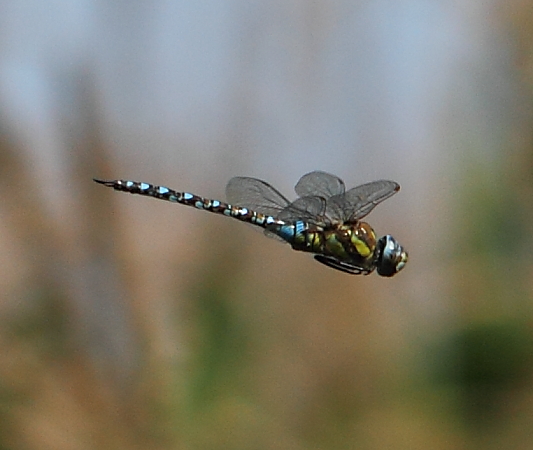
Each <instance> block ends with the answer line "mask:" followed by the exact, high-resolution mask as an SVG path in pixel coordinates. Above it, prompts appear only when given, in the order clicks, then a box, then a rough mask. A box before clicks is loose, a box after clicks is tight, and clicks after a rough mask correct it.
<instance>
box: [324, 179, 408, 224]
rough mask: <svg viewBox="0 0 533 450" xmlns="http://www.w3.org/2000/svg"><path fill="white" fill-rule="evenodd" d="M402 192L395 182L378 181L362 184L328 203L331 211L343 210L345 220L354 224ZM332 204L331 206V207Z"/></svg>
mask: <svg viewBox="0 0 533 450" xmlns="http://www.w3.org/2000/svg"><path fill="white" fill-rule="evenodd" d="M399 190H400V185H399V184H398V183H395V182H394V181H388V180H378V181H372V182H371V183H366V184H362V185H361V186H357V187H355V188H353V189H350V190H349V191H348V192H346V193H345V194H344V195H340V196H335V197H333V198H331V199H330V200H329V201H328V211H327V212H328V213H329V209H331V210H332V211H333V210H335V211H338V209H339V208H342V209H343V214H344V220H345V221H348V222H354V221H357V220H360V219H362V218H363V217H365V216H366V215H367V214H369V213H370V211H372V210H373V209H374V208H375V207H376V206H377V205H379V204H380V203H381V202H382V201H383V200H386V199H388V198H389V197H390V196H392V195H394V194H395V193H396V192H398V191H399ZM330 203H331V205H330Z"/></svg>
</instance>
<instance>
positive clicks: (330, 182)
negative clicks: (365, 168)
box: [294, 171, 344, 200]
mask: <svg viewBox="0 0 533 450" xmlns="http://www.w3.org/2000/svg"><path fill="white" fill-rule="evenodd" d="M294 190H295V191H296V193H297V194H298V196H299V197H309V196H316V197H323V198H325V199H326V200H327V199H328V198H330V197H333V196H334V195H342V194H344V183H343V181H342V180H341V179H340V178H339V177H337V176H335V175H331V174H330V173H327V172H320V171H315V172H311V173H308V174H306V175H304V176H303V177H302V178H300V180H299V181H298V183H296V186H295V187H294Z"/></svg>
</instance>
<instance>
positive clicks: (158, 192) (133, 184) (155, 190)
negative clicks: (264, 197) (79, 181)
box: [94, 178, 284, 228]
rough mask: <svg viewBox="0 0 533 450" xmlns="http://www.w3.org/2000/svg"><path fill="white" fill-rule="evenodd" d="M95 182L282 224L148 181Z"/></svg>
mask: <svg viewBox="0 0 533 450" xmlns="http://www.w3.org/2000/svg"><path fill="white" fill-rule="evenodd" d="M94 181H96V182H97V183H100V184H103V185H104V186H108V187H111V188H113V189H115V190H116V191H123V192H129V193H130V194H139V195H145V196H147V197H154V198H158V199H160V200H166V201H169V202H173V203H180V204H182V205H186V206H192V207H193V208H196V209H201V210H204V211H209V212H212V213H215V214H222V215H224V216H228V217H233V218H234V219H237V220H240V221H242V222H248V223H251V224H253V225H257V226H259V227H262V228H267V227H268V226H270V225H273V224H284V223H283V222H281V221H278V220H276V219H275V218H274V217H272V216H269V215H266V214H261V213H258V212H256V211H252V210H250V209H248V208H243V207H240V206H233V205H230V204H228V203H225V202H221V201H219V200H211V199H207V198H204V197H200V196H199V195H195V194H191V193H189V192H178V191H175V190H174V189H170V188H167V187H165V186H156V185H153V184H149V183H143V182H139V181H128V180H110V181H106V180H98V179H96V178H95V179H94Z"/></svg>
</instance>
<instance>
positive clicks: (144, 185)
mask: <svg viewBox="0 0 533 450" xmlns="http://www.w3.org/2000/svg"><path fill="white" fill-rule="evenodd" d="M139 189H140V190H141V191H146V190H147V189H150V185H149V184H146V183H141V184H140V185H139Z"/></svg>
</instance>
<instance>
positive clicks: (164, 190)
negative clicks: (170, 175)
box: [158, 186, 170, 194]
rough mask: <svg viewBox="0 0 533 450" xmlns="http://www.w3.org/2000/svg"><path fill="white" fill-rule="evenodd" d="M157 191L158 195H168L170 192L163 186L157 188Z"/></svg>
mask: <svg viewBox="0 0 533 450" xmlns="http://www.w3.org/2000/svg"><path fill="white" fill-rule="evenodd" d="M158 191H159V193H160V194H168V193H169V192H170V191H169V190H168V188H166V187H165V186H159V189H158Z"/></svg>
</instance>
